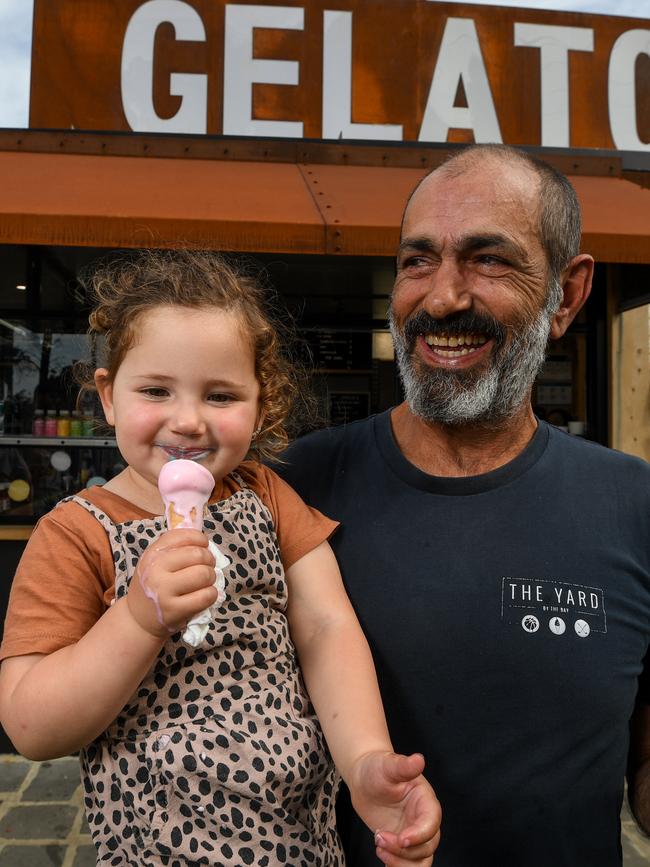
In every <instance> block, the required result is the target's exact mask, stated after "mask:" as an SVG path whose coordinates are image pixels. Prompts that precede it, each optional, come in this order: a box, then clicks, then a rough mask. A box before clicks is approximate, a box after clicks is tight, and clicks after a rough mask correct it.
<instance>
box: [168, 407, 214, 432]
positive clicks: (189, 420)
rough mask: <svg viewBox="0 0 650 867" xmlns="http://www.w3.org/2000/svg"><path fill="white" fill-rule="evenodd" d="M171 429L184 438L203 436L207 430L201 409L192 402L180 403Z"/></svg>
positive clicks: (171, 421) (173, 417)
mask: <svg viewBox="0 0 650 867" xmlns="http://www.w3.org/2000/svg"><path fill="white" fill-rule="evenodd" d="M170 427H171V429H172V430H173V431H174V432H175V433H179V434H183V435H184V436H201V435H202V434H204V433H205V430H206V424H205V421H204V420H203V416H202V414H201V411H200V408H199V407H198V406H197V405H196V404H195V403H194V402H190V401H185V402H183V403H179V404H178V405H177V406H176V408H175V412H174V414H173V416H172V418H171V420H170Z"/></svg>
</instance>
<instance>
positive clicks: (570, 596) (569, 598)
mask: <svg viewBox="0 0 650 867" xmlns="http://www.w3.org/2000/svg"><path fill="white" fill-rule="evenodd" d="M564 601H565V602H566V604H567V605H575V604H576V602H575V599H574V598H573V591H572V590H567V592H566V599H565V600H564Z"/></svg>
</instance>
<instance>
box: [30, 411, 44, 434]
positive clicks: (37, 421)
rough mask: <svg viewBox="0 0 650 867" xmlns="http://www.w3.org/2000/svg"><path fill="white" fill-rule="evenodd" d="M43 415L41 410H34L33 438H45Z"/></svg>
mask: <svg viewBox="0 0 650 867" xmlns="http://www.w3.org/2000/svg"><path fill="white" fill-rule="evenodd" d="M44 416H45V413H44V412H43V410H42V409H36V410H34V424H33V425H32V433H33V434H34V436H35V437H42V436H45V417H44Z"/></svg>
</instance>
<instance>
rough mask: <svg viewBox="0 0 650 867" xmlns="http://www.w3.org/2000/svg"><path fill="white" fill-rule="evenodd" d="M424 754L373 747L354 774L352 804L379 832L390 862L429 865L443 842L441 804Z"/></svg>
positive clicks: (380, 847) (383, 857) (381, 852)
mask: <svg viewBox="0 0 650 867" xmlns="http://www.w3.org/2000/svg"><path fill="white" fill-rule="evenodd" d="M423 769H424V758H423V757H422V756H421V755H419V754H417V753H416V754H414V755H411V756H402V755H397V754H396V753H386V752H377V751H376V752H371V753H366V754H364V755H363V756H361V758H360V759H358V760H357V762H356V763H355V766H354V767H353V769H352V773H351V774H350V782H349V784H348V785H349V788H350V795H351V797H352V805H353V807H354V809H355V810H356V811H357V813H358V814H359V816H360V817H361V818H362V819H363V821H364V822H365V823H366V825H368V827H369V828H370V829H371V830H372V831H373V833H374V834H375V846H376V853H377V857H378V858H379V860H380V861H383V863H384V864H386V865H387V867H406V865H413V864H417V865H418V867H429V865H430V864H431V863H432V861H433V853H434V852H435V850H436V848H437V846H438V843H439V842H440V818H441V811H440V804H439V803H438V799H437V798H436V796H435V793H434V791H433V789H432V788H431V786H430V785H429V783H428V782H427V781H426V780H425V778H424V777H423V776H422V771H423Z"/></svg>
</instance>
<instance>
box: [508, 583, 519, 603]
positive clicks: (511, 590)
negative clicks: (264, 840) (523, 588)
mask: <svg viewBox="0 0 650 867" xmlns="http://www.w3.org/2000/svg"><path fill="white" fill-rule="evenodd" d="M517 586H518V585H517V584H511V585H510V598H511V599H512V600H513V601H514V599H515V590H516V588H517Z"/></svg>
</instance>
